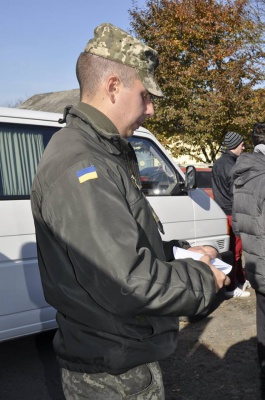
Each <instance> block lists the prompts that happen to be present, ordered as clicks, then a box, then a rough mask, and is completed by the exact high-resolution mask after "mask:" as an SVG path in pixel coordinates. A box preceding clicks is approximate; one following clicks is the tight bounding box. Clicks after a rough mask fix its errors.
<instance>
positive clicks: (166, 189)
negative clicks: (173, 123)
mask: <svg viewBox="0 0 265 400" xmlns="http://www.w3.org/2000/svg"><path fill="white" fill-rule="evenodd" d="M129 141H130V143H131V145H132V147H133V148H134V151H135V154H136V157H137V161H138V165H139V169H140V177H141V183H142V190H143V193H144V194H145V195H147V196H158V195H159V196H167V195H170V193H171V192H172V190H173V188H174V187H175V186H176V184H177V183H178V182H179V181H180V180H182V177H181V176H180V175H179V174H177V172H176V171H175V169H174V168H173V166H172V165H171V164H170V163H169V161H168V159H166V158H165V157H164V155H163V154H162V152H161V151H160V150H159V148H158V147H156V145H155V144H154V143H153V142H151V141H150V140H148V139H144V138H139V137H137V136H133V137H131V138H130V139H129Z"/></svg>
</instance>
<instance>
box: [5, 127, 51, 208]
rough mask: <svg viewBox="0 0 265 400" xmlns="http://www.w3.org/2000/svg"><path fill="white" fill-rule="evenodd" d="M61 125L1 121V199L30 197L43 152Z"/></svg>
mask: <svg viewBox="0 0 265 400" xmlns="http://www.w3.org/2000/svg"><path fill="white" fill-rule="evenodd" d="M57 130H58V127H49V126H48V127H45V126H44V127H43V126H38V125H20V124H7V123H1V124H0V200H16V199H29V197H30V190H31V185H32V181H33V178H34V175H35V173H36V170H37V166H38V164H39V161H40V158H41V156H42V153H43V151H44V149H45V147H46V146H47V144H48V142H49V140H50V138H51V137H52V135H53V134H54V133H55V132H56V131H57Z"/></svg>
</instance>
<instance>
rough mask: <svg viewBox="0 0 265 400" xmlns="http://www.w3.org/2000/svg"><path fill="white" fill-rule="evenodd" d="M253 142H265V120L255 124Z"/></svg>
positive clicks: (255, 144) (255, 143)
mask: <svg viewBox="0 0 265 400" xmlns="http://www.w3.org/2000/svg"><path fill="white" fill-rule="evenodd" d="M252 143H253V145H254V147H255V146H257V145H258V144H265V122H258V123H256V124H254V126H253V130H252Z"/></svg>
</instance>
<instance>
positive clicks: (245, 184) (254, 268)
mask: <svg viewBox="0 0 265 400" xmlns="http://www.w3.org/2000/svg"><path fill="white" fill-rule="evenodd" d="M261 151H263V152H261ZM233 179H234V184H235V187H234V201H233V230H234V231H235V233H236V234H238V235H240V236H241V239H242V244H243V249H244V254H245V270H246V275H247V278H248V280H249V281H250V283H251V286H252V287H253V288H254V289H255V290H257V291H259V292H261V293H263V294H265V146H264V145H258V146H256V147H255V149H254V152H253V153H252V154H247V153H244V154H242V155H241V156H240V157H239V158H238V161H237V163H236V165H235V167H234V169H233Z"/></svg>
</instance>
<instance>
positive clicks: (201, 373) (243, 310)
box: [160, 289, 259, 400]
mask: <svg viewBox="0 0 265 400" xmlns="http://www.w3.org/2000/svg"><path fill="white" fill-rule="evenodd" d="M250 291H251V296H250V297H249V298H247V299H244V300H242V299H226V298H225V297H224V296H223V295H222V294H221V293H220V294H218V296H217V299H216V302H215V304H214V306H213V310H212V311H211V313H210V314H209V315H208V316H207V317H206V318H203V319H201V320H197V321H196V322H195V320H194V321H193V322H190V321H189V322H188V321H187V319H185V318H182V321H181V322H180V334H179V340H178V350H177V352H176V354H175V355H174V356H172V357H170V359H167V360H165V361H163V362H161V363H160V365H161V367H162V371H163V375H164V383H165V389H166V400H228V399H229V400H256V399H259V379H258V365H257V353H256V324H255V317H256V315H255V309H256V304H255V303H256V296H255V292H254V291H253V289H250Z"/></svg>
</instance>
